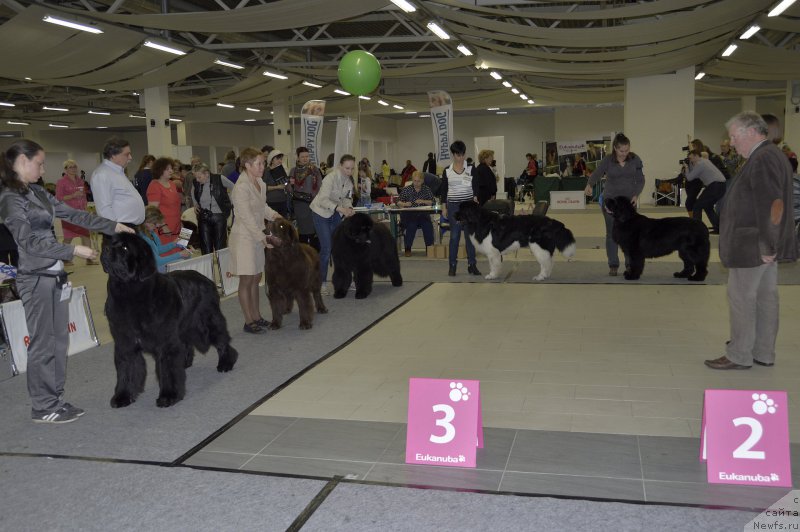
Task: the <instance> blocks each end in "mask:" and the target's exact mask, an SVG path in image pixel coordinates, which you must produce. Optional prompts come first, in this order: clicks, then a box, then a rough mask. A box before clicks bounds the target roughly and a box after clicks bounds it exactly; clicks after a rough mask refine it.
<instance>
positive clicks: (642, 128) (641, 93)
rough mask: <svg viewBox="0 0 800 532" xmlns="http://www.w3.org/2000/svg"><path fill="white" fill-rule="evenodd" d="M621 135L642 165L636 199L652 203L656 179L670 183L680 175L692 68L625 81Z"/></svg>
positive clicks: (689, 121) (690, 127) (690, 122)
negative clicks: (641, 186)
mask: <svg viewBox="0 0 800 532" xmlns="http://www.w3.org/2000/svg"><path fill="white" fill-rule="evenodd" d="M623 122H624V127H625V129H624V133H625V135H626V136H627V137H628V138H629V139H631V151H633V152H634V153H636V154H637V155H638V156H639V157H641V158H642V161H643V162H644V176H645V186H644V190H643V191H642V195H641V196H640V200H641V202H642V203H644V204H651V203H653V191H654V190H655V187H654V182H655V180H656V179H671V178H673V177H675V176H676V175H677V174H678V172H679V171H680V167H679V166H678V163H677V161H678V159H680V158H681V157H684V152H683V151H681V148H682V147H683V146H686V144H687V138H688V137H689V136H691V135H693V134H694V67H688V68H684V69H682V70H678V71H677V72H675V73H674V74H665V75H659V76H647V77H642V78H629V79H626V80H625V116H624V120H623Z"/></svg>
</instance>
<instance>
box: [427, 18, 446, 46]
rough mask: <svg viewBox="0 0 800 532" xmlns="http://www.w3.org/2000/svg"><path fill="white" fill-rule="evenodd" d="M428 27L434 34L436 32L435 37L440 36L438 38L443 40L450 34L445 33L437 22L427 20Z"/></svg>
mask: <svg viewBox="0 0 800 532" xmlns="http://www.w3.org/2000/svg"><path fill="white" fill-rule="evenodd" d="M428 29H429V30H431V31H432V32H433V33H435V34H436V36H437V37H439V38H440V39H442V40H445V41H446V40H447V39H449V38H450V34H449V33H447V32H446V31H444V30H443V29H442V27H441V26H439V25H438V24H437V23H435V22H428Z"/></svg>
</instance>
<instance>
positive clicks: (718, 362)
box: [704, 355, 751, 369]
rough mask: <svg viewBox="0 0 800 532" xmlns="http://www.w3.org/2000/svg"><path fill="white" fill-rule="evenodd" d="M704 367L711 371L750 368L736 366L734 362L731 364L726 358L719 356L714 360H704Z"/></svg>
mask: <svg viewBox="0 0 800 532" xmlns="http://www.w3.org/2000/svg"><path fill="white" fill-rule="evenodd" d="M704 363H705V365H706V366H708V367H709V368H711V369H750V367H751V366H742V365H741V364H737V363H736V362H731V361H730V360H728V357H726V356H724V355H723V356H721V357H719V358H715V359H714V360H706V361H705V362H704Z"/></svg>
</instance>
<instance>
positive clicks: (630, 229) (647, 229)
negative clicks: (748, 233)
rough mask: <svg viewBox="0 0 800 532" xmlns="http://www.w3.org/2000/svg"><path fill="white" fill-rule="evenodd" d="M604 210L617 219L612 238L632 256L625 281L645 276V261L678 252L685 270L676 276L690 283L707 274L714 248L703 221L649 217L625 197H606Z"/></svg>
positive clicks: (701, 278)
mask: <svg viewBox="0 0 800 532" xmlns="http://www.w3.org/2000/svg"><path fill="white" fill-rule="evenodd" d="M603 207H604V208H605V209H606V211H607V212H609V213H611V215H612V216H613V217H614V228H613V230H612V234H611V235H612V238H613V239H614V242H616V243H617V244H619V246H620V247H621V248H622V250H623V251H624V252H625V253H627V254H628V255H629V256H630V260H631V264H630V270H629V271H626V272H625V279H627V280H629V281H630V280H635V279H638V278H639V277H640V276H641V275H642V271H643V270H644V259H645V258H655V257H663V256H664V255H669V254H670V253H672V252H674V251H677V252H678V256H679V257H680V258H681V260H682V261H683V270H681V271H679V272H675V273H674V274H673V275H675V277H678V278H687V279H689V280H690V281H703V280H705V278H706V275H708V255H709V250H710V248H711V245H710V243H709V241H708V228H707V227H706V226H705V224H704V223H703V222H701V221H700V220H695V219H693V218H685V217H682V216H681V217H673V218H660V219H656V218H647V217H646V216H643V215H641V214H639V213H637V212H636V208H635V207H634V206H633V205H631V201H630V200H629V199H628V198H625V197H623V196H620V197H617V198H606V200H605V202H604V203H603Z"/></svg>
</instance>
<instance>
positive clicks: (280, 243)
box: [264, 218, 328, 329]
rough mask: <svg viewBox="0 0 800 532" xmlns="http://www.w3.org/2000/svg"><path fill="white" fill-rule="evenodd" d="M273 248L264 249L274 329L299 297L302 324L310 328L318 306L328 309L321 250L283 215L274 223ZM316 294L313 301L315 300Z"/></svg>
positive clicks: (325, 310) (322, 312)
mask: <svg viewBox="0 0 800 532" xmlns="http://www.w3.org/2000/svg"><path fill="white" fill-rule="evenodd" d="M269 231H270V232H271V233H272V237H274V238H273V239H272V240H271V243H272V245H273V247H272V248H266V249H265V250H264V254H265V259H266V268H265V269H266V273H267V286H266V288H265V290H266V292H267V297H268V298H269V304H270V307H271V308H272V323H270V329H280V328H281V325H282V323H283V315H284V314H289V313H290V312H291V311H292V305H293V304H294V301H295V300H297V307H298V309H299V311H300V328H301V329H310V328H311V326H312V325H313V324H314V307H315V306H316V310H317V312H319V313H320V314H325V313H326V312H328V309H327V308H325V303H323V302H322V295H321V294H320V288H322V280H321V279H320V277H319V253H318V252H317V250H316V249H314V248H312V247H311V246H309V245H308V244H302V243H300V239H299V237H298V236H297V229H295V228H294V226H293V225H292V224H291V222H289V221H288V220H285V219H283V218H279V219H277V220H276V221H274V222H272V223H270V226H269ZM312 298H313V301H312Z"/></svg>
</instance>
